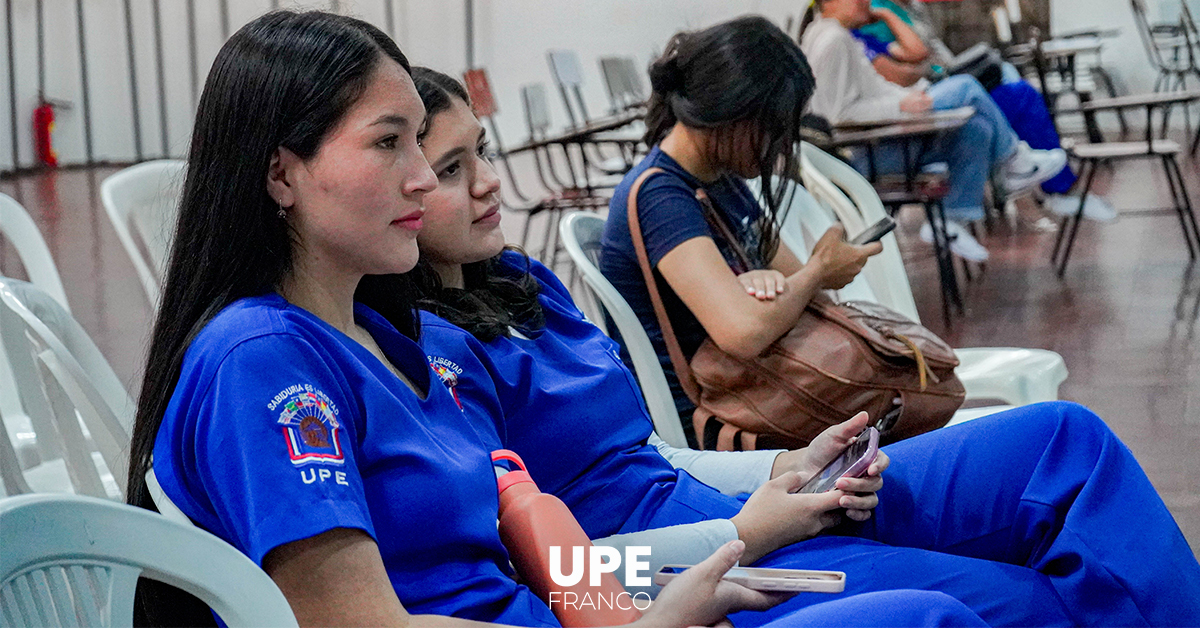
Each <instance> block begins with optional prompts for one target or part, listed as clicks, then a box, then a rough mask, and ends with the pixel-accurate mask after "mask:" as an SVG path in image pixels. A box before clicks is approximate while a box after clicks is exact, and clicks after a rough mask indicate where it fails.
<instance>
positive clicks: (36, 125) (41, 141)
mask: <svg viewBox="0 0 1200 628" xmlns="http://www.w3.org/2000/svg"><path fill="white" fill-rule="evenodd" d="M53 132H54V105H52V104H50V103H49V102H46V101H45V100H42V101H41V104H39V105H38V106H37V108H36V109H34V110H33V141H34V144H35V147H36V150H37V158H38V161H41V162H42V163H43V164H46V165H47V166H49V167H51V168H57V167H58V154H56V153H55V152H54V145H53V144H52V143H51V134H52V133H53Z"/></svg>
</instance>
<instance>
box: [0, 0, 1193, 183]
mask: <svg viewBox="0 0 1200 628" xmlns="http://www.w3.org/2000/svg"><path fill="white" fill-rule="evenodd" d="M1189 1H1191V2H1193V5H1194V6H1195V5H1200V0H1189ZM6 2H11V4H12V9H13V30H14V37H13V47H14V50H15V68H16V84H17V122H18V129H17V136H16V138H13V137H12V133H11V131H10V122H9V120H10V118H9V88H8V78H9V72H10V71H12V69H11V68H9V67H8V66H7V62H6V60H5V59H4V57H5V54H4V51H5V50H6V46H7V44H8V42H7V35H6V33H7V22H6V18H5V15H4V12H3V11H0V68H2V70H0V71H2V72H3V74H0V171H6V170H11V169H12V168H13V167H14V163H13V160H12V150H11V146H12V143H13V141H14V139H15V141H16V143H17V145H18V147H19V149H20V161H19V163H18V164H17V165H18V166H20V167H28V166H31V165H33V163H34V156H33V139H32V130H31V118H32V112H33V108H34V107H35V106H36V102H37V76H36V30H35V26H34V25H35V15H34V14H35V8H34V7H35V0H6ZM76 2H77V0H44V6H45V15H46V42H47V46H46V51H47V52H46V68H47V76H46V87H47V95H48V96H50V97H51V98H55V99H59V100H64V101H68V102H70V103H72V104H73V105H74V107H73V108H72V109H70V110H66V111H60V112H58V125H57V127H56V130H55V133H54V144H55V148H56V150H57V151H58V154H59V158H60V161H61V162H62V163H66V164H71V163H82V162H84V161H85V158H86V155H85V148H84V132H83V109H82V100H81V86H80V83H81V81H80V68H79V51H78V48H77V46H76V41H77V35H76V32H77V25H76V11H75V7H76ZM389 2H390V3H391V7H392V10H393V14H394V19H395V28H394V29H389V28H388V24H387V20H386V15H387V6H388V5H387V3H389ZM1128 2H1129V0H1051V5H1052V7H1051V8H1052V11H1051V15H1052V21H1053V24H1054V28H1055V29H1056V30H1070V29H1075V28H1081V27H1088V26H1100V27H1117V28H1121V29H1122V31H1123V35H1122V36H1121V38H1119V39H1117V40H1115V41H1112V42H1111V43H1109V44H1108V47H1107V49H1106V51H1105V56H1104V58H1105V61H1106V64H1107V65H1109V66H1110V67H1112V68H1113V69H1114V73H1115V74H1117V75H1118V76H1119V77H1120V79H1121V80H1122V81H1124V82H1125V83H1126V85H1127V86H1128V87H1129V88H1130V89H1131V90H1133V91H1141V90H1145V89H1148V88H1149V87H1150V86H1151V84H1152V81H1153V77H1151V76H1148V73H1147V71H1146V70H1147V65H1146V57H1145V53H1144V52H1143V51H1142V49H1141V44H1140V42H1139V41H1138V39H1137V35H1136V32H1135V31H1134V25H1133V20H1132V15H1131V13H1130V9H1129V5H1128ZM1149 2H1150V3H1151V15H1152V16H1169V15H1172V14H1173V12H1174V11H1177V9H1175V8H1174V7H1176V6H1177V3H1178V2H1179V0H1149ZM155 3H157V4H158V6H159V7H160V12H161V13H160V15H161V23H162V34H163V49H164V50H163V63H164V68H163V76H164V78H165V80H164V85H162V88H163V89H164V90H165V94H166V102H167V106H166V114H167V124H166V126H167V133H166V147H167V150H166V154H167V155H169V156H173V157H180V156H183V155H184V154H185V153H186V150H187V142H188V136H189V133H190V129H191V124H192V113H193V110H194V106H195V103H194V95H195V94H198V93H199V90H200V89H201V87H202V86H203V82H204V78H205V75H206V74H207V71H208V67H209V65H210V64H211V62H212V59H213V58H214V57H215V55H216V52H217V49H218V48H219V47H220V45H221V43H222V41H223V33H222V32H221V19H220V4H219V2H218V0H131V6H132V8H133V15H132V22H133V35H134V52H135V59H136V66H137V70H136V72H137V88H138V97H137V101H138V105H137V106H138V112H139V114H140V118H141V132H142V138H141V140H142V141H141V145H142V154H143V158H147V159H148V158H155V157H159V156H162V155H163V154H164V153H163V150H162V145H163V143H162V139H163V137H162V133H161V131H160V117H159V116H160V108H159V99H158V92H159V88H160V86H159V83H158V80H157V76H158V73H159V72H158V68H157V65H156V64H157V61H156V55H155V42H154V38H153V26H152V24H153V15H152V7H153V6H154V5H155ZM189 3H191V4H192V5H193V6H194V10H195V22H196V50H197V55H196V56H197V60H196V64H197V84H195V85H193V84H192V80H191V71H190V59H189V53H188V30H187V23H188V20H187V12H188V10H187V9H188V5H189ZM475 3H476V4H475V23H476V39H475V41H476V47H475V59H476V64H477V65H479V66H482V67H485V68H487V70H488V71H489V73H490V75H491V79H492V85H493V88H494V89H495V91H496V96H497V102H498V104H499V106H500V110H501V114H500V115H499V116H498V118H497V122H498V123H499V126H500V132H501V134H502V136H503V137H504V139H505V142H506V143H507V144H510V145H511V144H515V143H517V142H519V141H520V140H522V139H524V136H525V131H524V123H523V121H522V120H523V118H522V115H521V108H520V98H519V89H520V87H521V86H522V85H525V84H528V83H533V82H543V83H546V84H547V87H550V76H549V70H548V68H547V65H546V58H545V53H546V51H547V50H549V49H554V48H569V49H574V50H575V51H577V52H578V53H579V55H580V58H581V60H582V62H583V70H584V82H585V97H586V99H587V101H588V105H589V110H590V112H592V113H593V115H596V114H601V113H603V112H604V111H605V110H606V109H607V106H608V98H607V95H606V93H605V91H604V87H603V82H602V80H601V77H600V72H599V68H598V65H597V62H596V59H597V58H598V57H600V56H604V55H613V54H621V55H632V56H634V57H635V58H636V59H637V61H638V62H639V63H640V64H645V63H648V61H649V60H650V57H651V55H652V53H654V52H656V51H658V50H661V49H662V46H663V45H664V44H665V43H666V41H667V39H668V38H669V37H670V36H671V35H672V34H673V33H675V32H676V31H678V30H681V29H690V28H697V27H701V26H705V25H708V24H712V23H714V22H717V21H720V20H723V19H727V18H729V17H733V16H736V15H740V14H744V13H761V14H764V15H766V16H767V17H769V18H771V19H772V20H774V21H776V22H777V23H780V24H782V23H784V21H785V19H786V18H787V16H788V15H793V16H795V15H797V14H799V12H800V10H801V8H802V7H803V6H804V4H806V3H804V2H802V1H801V0H475ZM82 4H83V6H84V22H85V29H86V33H87V36H86V51H87V65H88V78H89V84H90V90H89V93H90V95H91V122H92V144H93V156H94V158H95V159H97V160H110V161H132V160H133V159H134V158H135V148H134V138H133V130H132V121H133V105H132V103H131V97H130V77H129V71H128V64H127V58H126V55H127V49H126V38H125V17H124V13H123V0H83V2H82ZM281 4H282V5H283V6H285V7H292V6H297V3H296V0H282V2H281ZM271 6H272V0H228V11H229V27H230V30H231V31H233V30H236V29H237V28H239V27H240V26H241V25H242V24H244V23H245V22H247V21H248V20H250V19H253V18H254V17H255V16H257V15H260V14H262V13H263V12H265V11H267V10H269V9H270V8H271ZM300 6H303V7H310V8H326V9H328V8H331V7H333V6H336V7H337V8H338V10H339V11H340V12H342V13H349V14H353V15H357V16H359V17H362V18H364V19H366V20H368V21H370V22H372V23H374V24H376V25H378V26H379V27H380V28H382V29H383V30H385V31H389V32H391V34H392V35H393V36H394V37H395V38H396V40H397V41H398V42H399V44H400V46H401V48H402V49H403V50H404V51H405V53H406V54H407V55H408V56H409V58H410V59H411V60H412V61H413V62H414V63H417V64H422V65H429V66H432V67H434V68H437V69H439V70H442V71H445V72H448V73H451V74H453V75H457V74H459V73H460V72H461V71H462V70H463V69H464V68H465V66H466V58H465V35H464V4H463V0H340V1H338V0H308V1H306V2H303V3H301V4H300ZM1196 9H1197V11H1198V13H1200V6H1196ZM551 97H552V105H551V106H552V110H551V115H552V117H554V119H555V121H556V123H558V124H564V123H565V122H566V114H565V112H564V110H563V109H562V107H561V103H560V102H559V99H558V97H557V93H555V92H553V91H551Z"/></svg>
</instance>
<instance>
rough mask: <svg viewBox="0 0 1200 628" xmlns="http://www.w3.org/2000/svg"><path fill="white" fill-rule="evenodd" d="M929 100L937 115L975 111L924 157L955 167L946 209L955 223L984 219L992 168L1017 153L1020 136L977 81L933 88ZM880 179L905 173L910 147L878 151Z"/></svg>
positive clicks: (952, 80) (949, 81)
mask: <svg viewBox="0 0 1200 628" xmlns="http://www.w3.org/2000/svg"><path fill="white" fill-rule="evenodd" d="M928 93H929V96H930V97H931V98H933V108H934V109H937V110H945V109H954V108H957V107H968V106H969V107H974V108H975V115H974V116H972V117H971V119H970V120H968V121H967V123H966V124H965V125H964V126H963V127H962V128H961V129H959V130H958V131H955V132H953V133H946V134H943V135H941V136H940V137H938V138H937V139H936V140H934V142H933V145H932V146H931V147H930V150H929V151H928V152H926V154H925V155H923V156H922V160H921V162H922V164H929V163H935V162H939V161H942V162H946V164H947V165H948V166H949V176H950V194H949V195H947V196H946V199H945V201H944V206H945V209H946V217H947V218H948V219H950V220H957V221H968V220H979V219H980V218H983V186H984V185H985V184H986V183H987V181H988V176H989V175H990V174H991V171H992V168H994V167H996V165H997V164H1000V163H1003V162H1004V160H1006V159H1007V158H1008V157H1009V156H1011V155H1012V154H1013V151H1015V150H1016V149H1017V142H1018V139H1017V135H1016V133H1014V132H1013V129H1012V127H1011V126H1009V124H1008V120H1006V119H1005V118H1004V114H1003V113H1002V112H1001V111H1000V108H999V107H997V106H996V103H995V101H993V100H992V97H991V96H989V95H988V93H987V91H986V90H984V89H983V86H982V85H980V84H979V81H977V80H975V77H972V76H966V75H959V76H951V77H949V78H946V79H943V80H942V81H939V82H937V83H934V84H933V85H932V86H930V88H929V90H928ZM875 164H876V168H877V170H878V172H880V173H901V172H904V146H903V145H902V144H899V143H887V144H883V145H881V146H879V147H878V148H877V149H876V150H875Z"/></svg>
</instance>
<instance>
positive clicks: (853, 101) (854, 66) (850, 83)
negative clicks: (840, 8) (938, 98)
mask: <svg viewBox="0 0 1200 628" xmlns="http://www.w3.org/2000/svg"><path fill="white" fill-rule="evenodd" d="M800 49H801V50H803V51H804V55H805V56H806V57H808V63H809V65H810V66H812V70H813V74H814V75H815V77H816V80H817V90H816V93H815V94H813V99H812V111H813V113H815V114H817V115H819V116H821V117H823V118H825V119H827V120H829V121H830V122H832V123H833V124H842V123H845V122H866V121H870V120H893V119H896V118H899V117H900V116H901V112H900V100H901V99H902V98H904V96H905V95H907V94H908V91H909V90H907V89H905V88H903V87H900V86H899V85H896V84H894V83H889V82H888V81H887V79H885V78H883V77H882V76H880V74H879V73H878V72H876V71H875V68H874V67H873V66H872V65H871V62H870V61H869V60H868V59H867V55H866V54H864V53H863V47H862V43H861V42H859V41H858V40H857V39H855V38H854V36H853V35H851V34H850V31H848V30H846V28H845V27H844V26H842V25H841V23H840V22H838V21H837V20H834V19H828V18H817V20H816V21H815V22H813V23H812V24H811V25H809V27H808V29H807V30H805V31H804V37H803V38H802V39H801V41H800Z"/></svg>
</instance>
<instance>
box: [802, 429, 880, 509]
mask: <svg viewBox="0 0 1200 628" xmlns="http://www.w3.org/2000/svg"><path fill="white" fill-rule="evenodd" d="M878 455H879V430H877V429H875V428H874V427H868V428H867V429H865V430H863V431H862V432H861V433H860V434H859V435H858V436H855V437H854V442H853V443H850V446H849V447H847V448H846V450H845V451H843V452H842V453H841V455H839V456H838V457H837V458H834V459H833V461H832V462H830V463H829V464H827V465H825V468H824V469H821V472H820V473H817V474H816V475H815V476H813V477H812V479H810V480H809V481H808V482H806V483H805V484H804V486H802V487H800V490H798V491H796V492H797V493H824V492H825V491H829V490H833V488H834V486H835V485H836V484H837V481H838V479H839V478H844V477H850V478H857V477H862V476H863V475H864V474H865V473H866V472H867V469H868V468H869V467H870V466H871V463H872V462H874V461H875V457H876V456H878Z"/></svg>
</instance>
